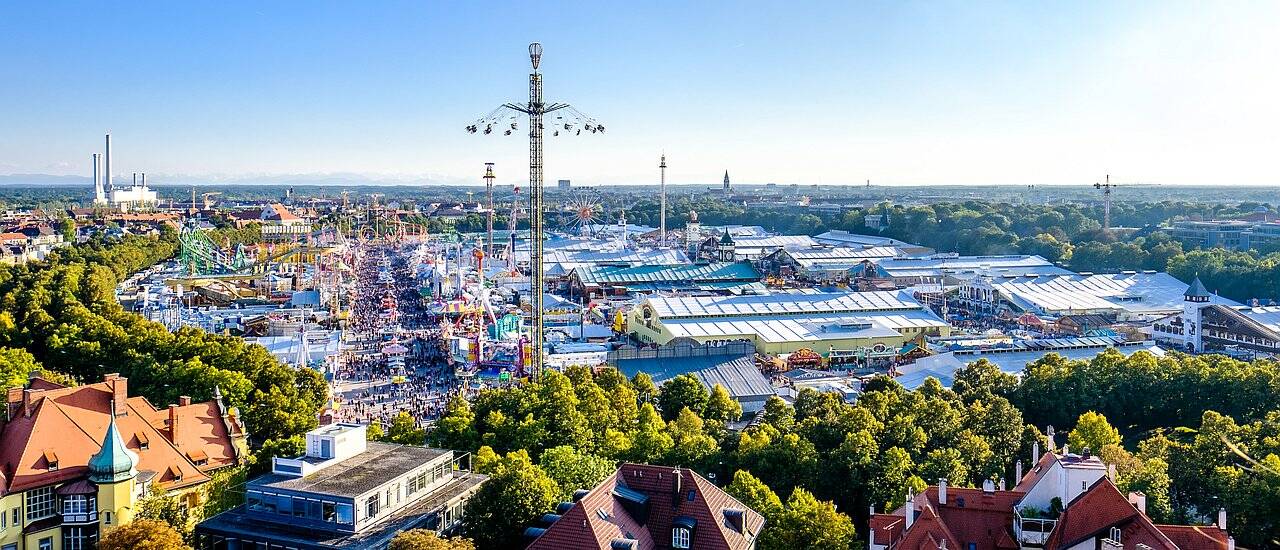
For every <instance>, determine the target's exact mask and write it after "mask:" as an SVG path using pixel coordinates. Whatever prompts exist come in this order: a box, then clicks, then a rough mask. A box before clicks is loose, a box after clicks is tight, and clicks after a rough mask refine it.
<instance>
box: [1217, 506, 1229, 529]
mask: <svg viewBox="0 0 1280 550" xmlns="http://www.w3.org/2000/svg"><path fill="white" fill-rule="evenodd" d="M1218 529H1222V530H1223V531H1226V530H1227V509H1226V508H1218Z"/></svg>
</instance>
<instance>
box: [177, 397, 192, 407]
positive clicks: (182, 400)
mask: <svg viewBox="0 0 1280 550" xmlns="http://www.w3.org/2000/svg"><path fill="white" fill-rule="evenodd" d="M190 404H191V396H190V395H180V396H178V406H180V407H185V406H187V405H190Z"/></svg>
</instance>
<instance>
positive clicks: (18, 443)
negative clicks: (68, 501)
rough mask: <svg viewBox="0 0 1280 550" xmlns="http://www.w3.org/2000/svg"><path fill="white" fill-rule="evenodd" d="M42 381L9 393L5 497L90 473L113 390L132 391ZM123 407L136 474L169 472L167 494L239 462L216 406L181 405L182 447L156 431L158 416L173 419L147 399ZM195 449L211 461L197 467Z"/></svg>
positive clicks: (1, 470) (2, 445)
mask: <svg viewBox="0 0 1280 550" xmlns="http://www.w3.org/2000/svg"><path fill="white" fill-rule="evenodd" d="M36 382H37V383H33V384H32V385H31V387H30V388H28V389H27V390H26V392H25V393H26V395H25V396H23V394H22V393H14V392H10V396H9V401H10V402H9V403H8V404H7V406H8V407H9V410H10V413H11V415H10V418H11V419H10V420H9V421H8V422H6V423H4V424H3V425H2V426H0V496H2V495H6V494H10V493H16V492H21V491H25V490H27V489H31V488H35V487H41V486H44V485H49V484H53V483H62V482H66V481H71V480H73V479H75V478H78V477H81V476H83V475H85V474H86V473H87V472H88V468H87V464H88V461H89V457H90V456H92V455H93V454H94V453H96V452H98V450H99V449H100V448H101V440H102V437H103V434H104V433H105V432H106V430H107V424H108V422H109V420H110V409H111V404H112V402H113V401H112V400H113V397H114V396H115V395H116V393H115V392H114V391H113V387H112V385H113V383H115V384H120V385H126V387H125V388H120V389H121V390H122V392H124V390H126V388H127V380H126V379H123V378H116V379H114V381H112V380H107V381H103V382H99V383H97V384H88V385H84V386H77V387H61V386H58V385H57V384H53V383H52V382H48V381H39V380H37V381H36ZM125 393H127V392H125ZM15 397H18V399H17V401H16V402H15V399H14V398H15ZM124 401H125V403H124V406H123V407H122V408H123V411H122V412H123V414H120V415H117V418H116V424H117V426H118V428H119V430H120V432H121V433H122V434H127V435H126V437H127V439H128V441H127V442H126V445H127V446H128V447H129V450H130V451H133V452H134V453H137V455H138V464H136V465H135V466H136V468H137V470H138V471H140V472H142V471H150V472H156V473H163V474H165V475H161V476H159V477H158V478H157V481H156V483H157V485H158V487H159V488H160V489H172V488H179V487H186V486H189V485H195V484H199V483H202V482H204V481H207V480H208V479H209V477H208V476H207V475H205V473H204V472H205V471H208V470H211V469H215V468H217V467H221V466H226V465H230V464H234V463H235V461H236V459H235V457H236V450H235V448H234V442H233V437H232V436H233V435H236V434H234V433H233V434H229V433H228V431H227V428H226V427H225V424H224V425H223V427H221V428H219V427H217V426H215V424H223V422H222V417H221V414H220V412H219V413H218V414H217V416H213V417H212V418H210V417H209V415H210V414H213V413H214V411H219V409H218V405H217V403H216V402H209V403H200V404H192V405H188V406H185V407H178V412H179V419H180V420H179V424H178V432H179V433H178V437H177V438H176V439H177V441H176V443H175V442H174V441H173V440H172V439H171V438H170V435H169V433H168V431H169V430H168V429H167V428H164V427H160V428H158V427H157V426H156V419H157V418H160V417H163V418H165V419H166V420H167V417H168V411H167V410H165V411H159V410H156V408H155V407H153V406H152V405H151V404H150V403H149V402H147V400H146V399H144V398H142V397H130V398H127V399H125V400H124ZM184 420H185V422H184ZM231 424H232V425H233V426H236V427H235V428H233V430H232V431H233V432H238V431H240V430H239V428H238V424H237V423H236V422H234V421H233V422H231ZM162 430H163V431H162ZM143 444H145V446H146V448H145V449H144V448H142V447H143V446H144V445H143ZM195 451H201V452H204V453H206V454H207V455H208V457H209V463H208V464H207V465H205V466H203V467H197V466H196V465H195V464H194V463H193V462H192V461H191V460H189V459H188V458H187V457H186V456H185V454H184V453H186V452H195ZM51 456H52V457H56V460H57V461H58V463H59V464H58V468H57V469H56V470H50V469H49V461H50V460H51V458H50V457H51Z"/></svg>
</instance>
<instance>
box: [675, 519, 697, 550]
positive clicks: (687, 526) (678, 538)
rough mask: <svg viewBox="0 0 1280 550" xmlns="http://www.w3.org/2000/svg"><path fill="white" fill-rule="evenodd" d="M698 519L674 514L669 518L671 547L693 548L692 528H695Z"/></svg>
mask: <svg viewBox="0 0 1280 550" xmlns="http://www.w3.org/2000/svg"><path fill="white" fill-rule="evenodd" d="M697 525H698V520H695V519H693V518H691V517H689V516H676V517H675V518H672V520H671V547H672V548H693V546H692V543H693V530H694V529H696V528H697Z"/></svg>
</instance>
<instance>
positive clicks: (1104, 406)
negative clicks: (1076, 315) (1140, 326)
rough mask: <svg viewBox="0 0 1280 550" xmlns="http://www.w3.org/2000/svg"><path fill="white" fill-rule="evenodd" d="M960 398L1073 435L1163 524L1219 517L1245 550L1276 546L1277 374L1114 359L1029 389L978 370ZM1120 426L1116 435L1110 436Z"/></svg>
mask: <svg viewBox="0 0 1280 550" xmlns="http://www.w3.org/2000/svg"><path fill="white" fill-rule="evenodd" d="M953 389H954V390H955V392H956V393H957V394H959V395H961V396H966V395H987V394H994V395H1000V396H1005V397H1007V398H1008V399H1010V400H1011V402H1012V403H1014V404H1015V405H1016V406H1017V407H1018V408H1019V409H1020V410H1021V411H1022V414H1023V415H1025V418H1026V419H1027V420H1028V421H1031V422H1034V423H1036V424H1037V425H1054V426H1059V427H1065V426H1074V430H1073V431H1072V432H1071V433H1070V435H1069V437H1068V441H1069V444H1070V445H1071V447H1072V448H1073V449H1077V450H1079V449H1082V448H1083V447H1086V446H1087V447H1089V448H1091V449H1093V450H1094V451H1095V452H1097V453H1098V454H1099V456H1100V457H1101V458H1102V459H1103V460H1104V461H1105V462H1107V463H1109V464H1115V465H1116V466H1117V474H1118V484H1119V485H1120V488H1121V490H1124V491H1129V490H1141V491H1143V492H1144V493H1146V494H1147V497H1148V513H1149V514H1150V515H1151V516H1152V517H1153V518H1155V519H1156V520H1157V521H1158V522H1165V523H1188V522H1191V523H1197V522H1206V521H1209V520H1211V519H1212V515H1213V514H1215V513H1216V511H1217V510H1218V508H1220V507H1225V508H1227V510H1229V511H1230V522H1229V527H1230V529H1231V532H1232V533H1233V534H1234V535H1235V537H1236V538H1237V540H1239V541H1240V542H1241V544H1247V545H1250V546H1255V545H1256V546H1265V545H1268V544H1271V543H1272V541H1275V540H1278V539H1280V413H1277V412H1276V410H1277V409H1280V363H1278V362H1276V361H1274V360H1257V361H1253V362H1244V361H1237V360H1235V359H1231V358H1228V357H1224V356H1219V355H1198V356H1191V355H1183V354H1177V353H1174V354H1170V355H1169V356H1166V357H1159V358H1158V357H1155V356H1153V355H1151V354H1149V353H1146V352H1138V353H1134V354H1132V355H1130V356H1128V357H1125V356H1124V355H1123V354H1121V353H1119V352H1117V351H1114V350H1109V351H1107V352H1104V353H1102V354H1099V355H1098V356H1096V357H1094V358H1093V359H1091V360H1088V361H1070V360H1066V359H1063V358H1062V357H1061V356H1058V355H1056V354H1050V355H1047V356H1045V357H1043V358H1041V359H1039V360H1037V361H1035V362H1033V363H1031V364H1028V365H1027V367H1026V369H1025V370H1024V372H1023V373H1022V376H1021V378H1020V379H1019V378H1016V377H1014V376H1011V375H1008V374H1004V373H1001V372H1000V370H999V369H998V368H996V367H995V366H994V365H991V364H990V363H986V362H985V361H979V362H976V363H974V364H972V365H969V366H968V367H966V368H964V369H962V370H961V371H959V372H958V373H957V375H956V380H955V385H954V386H953ZM1112 424H1114V427H1113V426H1112Z"/></svg>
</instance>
